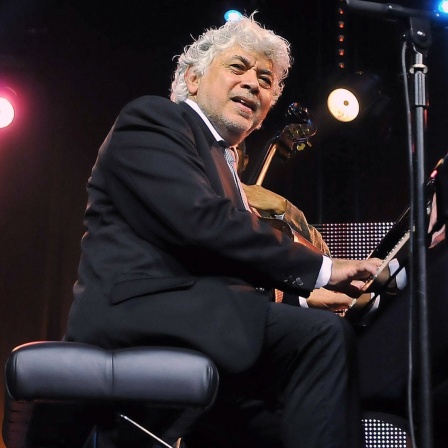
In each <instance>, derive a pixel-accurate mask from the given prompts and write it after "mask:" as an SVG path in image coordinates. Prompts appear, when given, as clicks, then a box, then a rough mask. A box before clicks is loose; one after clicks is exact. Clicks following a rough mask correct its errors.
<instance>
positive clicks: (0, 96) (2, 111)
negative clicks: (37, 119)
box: [0, 87, 16, 128]
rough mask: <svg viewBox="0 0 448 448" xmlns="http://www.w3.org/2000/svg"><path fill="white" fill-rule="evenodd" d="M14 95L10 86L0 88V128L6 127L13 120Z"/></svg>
mask: <svg viewBox="0 0 448 448" xmlns="http://www.w3.org/2000/svg"><path fill="white" fill-rule="evenodd" d="M15 96H16V95H15V92H14V90H12V89H11V88H9V87H3V88H0V128H6V127H8V126H9V125H10V124H11V123H12V122H13V120H14V116H15V110H14V98H15Z"/></svg>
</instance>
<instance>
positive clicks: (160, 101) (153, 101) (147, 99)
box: [123, 95, 178, 111]
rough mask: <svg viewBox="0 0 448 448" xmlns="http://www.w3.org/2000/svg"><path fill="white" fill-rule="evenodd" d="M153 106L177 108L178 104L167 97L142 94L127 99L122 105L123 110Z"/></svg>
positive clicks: (150, 107)
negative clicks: (129, 99)
mask: <svg viewBox="0 0 448 448" xmlns="http://www.w3.org/2000/svg"><path fill="white" fill-rule="evenodd" d="M154 108H167V109H170V108H173V109H177V108H178V104H176V103H174V102H173V101H171V100H170V99H168V98H165V97H163V96H157V95H143V96H140V97H137V98H134V99H133V100H131V101H129V102H128V103H127V104H125V106H124V107H123V111H127V110H133V109H154Z"/></svg>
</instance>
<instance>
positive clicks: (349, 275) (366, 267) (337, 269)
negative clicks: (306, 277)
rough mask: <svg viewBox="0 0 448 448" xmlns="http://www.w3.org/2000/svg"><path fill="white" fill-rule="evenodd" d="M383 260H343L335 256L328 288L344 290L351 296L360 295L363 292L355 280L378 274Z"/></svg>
mask: <svg viewBox="0 0 448 448" xmlns="http://www.w3.org/2000/svg"><path fill="white" fill-rule="evenodd" d="M379 266H381V260H380V259H379V258H368V259H367V260H362V261H360V260H341V259H337V258H333V267H332V269H331V276H330V281H329V282H328V285H327V286H326V288H327V289H332V290H335V291H339V292H343V293H345V294H348V295H349V296H351V297H358V296H359V295H360V293H361V291H360V290H359V288H358V287H357V286H356V282H353V283H352V281H353V280H367V279H368V278H369V277H370V276H371V275H376V273H377V271H378V268H379Z"/></svg>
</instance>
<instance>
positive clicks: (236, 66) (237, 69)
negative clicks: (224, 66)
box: [231, 64, 246, 73]
mask: <svg viewBox="0 0 448 448" xmlns="http://www.w3.org/2000/svg"><path fill="white" fill-rule="evenodd" d="M231 67H232V69H233V70H234V71H235V72H238V73H242V72H244V71H245V70H246V67H244V65H243V64H232V65H231Z"/></svg>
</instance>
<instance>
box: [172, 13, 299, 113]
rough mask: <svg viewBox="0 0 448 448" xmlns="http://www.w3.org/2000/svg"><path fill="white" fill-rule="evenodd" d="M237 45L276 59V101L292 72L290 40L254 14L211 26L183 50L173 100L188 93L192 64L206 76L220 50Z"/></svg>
mask: <svg viewBox="0 0 448 448" xmlns="http://www.w3.org/2000/svg"><path fill="white" fill-rule="evenodd" d="M234 45H239V46H241V48H243V49H244V50H246V51H256V52H258V53H260V54H263V55H264V56H265V57H266V58H267V59H269V60H270V61H271V62H272V63H273V71H274V75H275V80H274V82H275V84H274V95H273V104H275V103H276V101H277V100H278V98H279V97H280V95H281V93H282V91H283V87H284V79H285V78H286V77H287V76H288V72H289V69H290V67H291V64H292V57H291V54H290V44H289V42H288V41H287V40H286V39H284V38H283V37H280V36H278V35H276V34H275V33H274V32H273V31H271V30H267V29H265V28H264V27H263V26H261V25H260V24H259V23H258V22H256V21H255V20H254V14H252V15H251V16H250V17H242V18H241V19H239V20H236V21H229V22H226V23H225V24H224V25H222V26H221V27H220V28H210V29H208V30H206V31H205V32H204V33H203V34H202V35H201V36H200V37H199V38H198V39H197V40H195V41H194V42H193V43H192V44H191V45H188V46H186V47H185V48H184V52H183V54H181V55H180V56H179V57H178V61H177V67H176V70H175V72H174V77H173V82H172V84H171V95H170V98H171V100H172V101H174V102H175V103H179V102H181V101H184V100H185V99H186V98H187V97H188V89H187V85H186V82H185V77H184V76H185V72H186V71H187V69H188V67H192V69H193V70H194V71H195V73H196V74H197V75H199V76H202V75H203V74H204V73H205V72H206V71H207V69H208V68H209V66H210V64H211V63H212V61H213V59H214V58H215V56H216V55H217V54H219V53H221V52H222V51H224V50H226V49H227V48H230V47H232V46H234ZM273 104H272V105H273Z"/></svg>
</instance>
